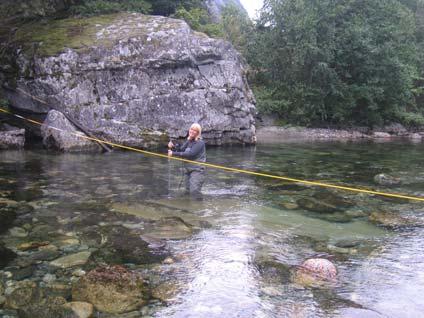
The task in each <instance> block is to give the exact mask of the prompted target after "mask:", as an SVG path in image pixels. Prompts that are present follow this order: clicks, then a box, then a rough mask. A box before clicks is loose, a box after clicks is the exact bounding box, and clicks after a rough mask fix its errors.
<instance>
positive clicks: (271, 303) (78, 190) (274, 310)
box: [0, 142, 424, 317]
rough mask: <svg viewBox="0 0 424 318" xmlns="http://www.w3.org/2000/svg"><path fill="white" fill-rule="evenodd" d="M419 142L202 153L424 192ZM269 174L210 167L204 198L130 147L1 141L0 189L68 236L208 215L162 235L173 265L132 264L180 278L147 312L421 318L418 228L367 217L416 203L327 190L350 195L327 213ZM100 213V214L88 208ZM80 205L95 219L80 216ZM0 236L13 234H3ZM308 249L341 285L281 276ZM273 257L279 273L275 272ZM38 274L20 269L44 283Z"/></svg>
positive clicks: (410, 210) (421, 207)
mask: <svg viewBox="0 0 424 318" xmlns="http://www.w3.org/2000/svg"><path fill="white" fill-rule="evenodd" d="M423 151H424V145H422V144H408V143H398V144H395V143H381V144H379V143H341V142H335V143H279V144H267V145H258V146H256V147H246V148H244V147H228V148H209V149H208V161H209V162H211V163H216V164H221V165H225V166H231V167H237V168H242V169H248V170H256V171H263V172H267V173H272V174H277V175H282V176H289V177H293V178H299V179H306V180H320V181H323V182H327V183H333V184H342V185H349V186H357V187H365V188H372V189H377V190H382V191H390V192H398V193H404V194H409V195H415V196H424V169H423V168H424V163H423V160H422V154H423ZM379 173H386V174H390V175H393V176H396V177H399V178H400V179H401V180H402V184H401V185H399V186H395V187H391V188H387V187H385V186H380V185H376V184H375V183H374V181H373V178H374V176H375V175H376V174H379ZM278 183H281V182H280V181H274V180H270V179H265V178H262V177H254V176H248V175H243V174H239V173H230V172H226V171H220V170H216V169H212V168H208V169H207V179H206V183H205V185H204V188H203V193H204V200H203V201H192V200H190V199H189V198H187V197H184V196H182V195H180V194H179V193H180V191H181V190H182V189H181V187H180V184H181V163H179V162H174V161H168V160H167V159H161V158H152V157H146V156H144V155H141V154H137V153H131V152H114V153H111V154H105V155H86V154H49V153H47V152H44V151H28V150H27V151H3V152H0V185H1V188H0V189H1V190H0V198H1V199H2V200H4V199H12V200H15V201H27V202H28V203H30V204H31V205H33V206H34V207H35V210H34V211H33V212H32V214H33V215H32V217H33V218H32V221H31V220H30V221H28V220H26V222H34V223H37V224H38V223H40V222H41V223H44V224H47V225H50V226H52V227H54V228H55V230H56V231H58V232H59V233H69V232H71V233H72V235H74V236H76V237H78V235H79V233H81V231H83V230H84V229H85V228H87V227H95V226H99V225H101V226H104V225H105V224H108V223H110V224H121V223H125V222H128V220H127V217H128V216H129V215H131V216H134V215H135V216H138V217H139V218H140V220H143V219H148V220H157V219H159V218H160V217H163V216H178V217H181V218H182V219H184V221H186V222H187V223H190V224H194V223H196V222H199V221H202V222H204V223H205V224H208V226H202V227H201V229H200V230H199V231H196V232H195V233H193V235H191V236H189V237H188V238H185V239H169V240H167V241H166V243H167V248H168V249H169V251H170V252H171V255H172V257H173V259H174V260H175V262H174V263H173V264H171V265H166V264H157V265H156V266H154V267H153V269H152V267H151V265H149V266H150V267H146V266H145V267H143V266H142V265H140V264H133V265H131V266H132V267H133V268H135V269H139V270H143V273H145V274H146V273H147V274H146V275H149V274H148V273H149V270H151V271H154V272H155V274H154V275H153V274H152V275H151V277H150V280H151V284H152V285H155V284H158V282H160V281H172V282H173V283H174V284H175V285H176V286H178V288H177V291H178V292H177V293H176V294H175V297H174V298H173V300H171V301H169V302H168V303H167V304H163V303H161V302H158V301H153V302H151V303H150V304H149V305H148V307H149V308H150V309H149V312H148V313H149V315H151V316H154V317H320V316H321V317H328V316H331V317H384V316H388V317H419V316H422V312H424V298H423V297H422V295H423V294H424V274H423V273H424V256H423V255H424V238H423V237H424V236H423V234H424V230H423V228H422V227H420V226H417V227H408V228H401V229H395V230H393V229H387V228H384V227H381V226H376V225H375V224H373V223H371V222H370V221H369V220H368V215H369V214H370V213H371V212H374V211H391V212H394V213H397V214H401V215H403V216H405V217H410V218H413V220H416V222H417V224H420V222H421V221H422V220H424V204H423V203H419V202H418V203H417V202H411V201H405V200H389V199H385V198H383V197H377V196H371V195H366V194H356V193H349V192H344V191H337V192H334V191H332V192H331V194H332V195H336V196H337V197H339V198H340V197H342V198H344V199H346V200H348V201H350V202H351V203H352V204H351V205H350V206H349V207H347V208H344V209H342V210H341V211H339V212H337V213H335V214H334V213H331V214H330V213H327V214H321V213H317V212H313V211H307V210H305V209H303V208H301V207H300V206H299V204H298V201H299V200H300V199H302V198H311V197H313V196H315V197H316V195H317V193H318V194H319V193H322V192H323V191H324V190H323V189H319V188H316V187H309V186H301V185H297V186H293V185H287V184H285V185H281V186H277V184H278ZM324 193H327V194H328V192H324ZM93 206H94V207H95V208H93ZM99 211H101V212H102V217H96V216H98V214H99V213H100V212H99ZM108 213H110V215H111V217H110V219H109V218H108V215H109V214H108ZM112 214H113V217H112ZM81 215H83V216H84V217H86V218H87V219H88V218H91V219H90V222H88V221H84V222H82V221H81ZM116 215H118V217H117V216H116ZM346 215H347V216H348V217H346ZM335 216H337V217H335ZM121 218H122V220H121ZM119 222H121V223H119ZM31 226H32V225H31V224H30V225H29V226H27V227H28V228H30V227H31ZM0 240H3V241H4V242H6V245H7V246H13V244H14V243H13V242H12V241H13V240H11V239H10V238H8V236H7V234H4V235H3V236H1V237H0ZM22 241H25V238H22V239H20V243H22ZM346 242H347V243H346ZM84 248H89V249H90V248H91V249H96V248H98V247H96V246H83V247H81V248H80V249H84ZM65 252H66V251H65ZM317 256H320V257H325V258H327V259H330V260H332V262H333V263H334V264H335V265H336V266H337V268H338V279H337V283H336V284H335V285H334V286H329V287H325V288H318V289H312V288H305V287H302V286H300V285H298V284H295V283H294V282H293V279H292V277H291V276H290V275H288V274H290V273H292V272H293V270H295V268H296V266H297V265H299V264H301V263H302V262H303V261H304V260H305V259H307V258H310V257H317ZM280 265H281V266H282V267H283V268H286V269H287V270H286V271H284V270H282V271H279V270H274V269H275V268H279V266H280ZM41 267H42V266H40V268H41ZM40 271H41V272H42V270H41V269H39V270H38V272H37V271H36V272H35V273H34V275H33V276H32V277H29V278H30V279H33V280H36V281H37V280H40V279H41V277H42V275H43V273H40ZM287 273H288V274H287ZM37 275H38V276H37ZM63 275H65V276H64V277H63V278H62V279H68V277H66V275H67V273H66V272H65V273H63ZM155 275H156V276H155ZM58 278H59V279H60V277H58ZM69 279H70V277H69ZM155 279H156V280H157V281H156V282H155ZM140 316H141V314H140Z"/></svg>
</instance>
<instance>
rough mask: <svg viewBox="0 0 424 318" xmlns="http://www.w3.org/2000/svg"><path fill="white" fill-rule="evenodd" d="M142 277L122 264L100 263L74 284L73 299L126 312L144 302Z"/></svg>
mask: <svg viewBox="0 0 424 318" xmlns="http://www.w3.org/2000/svg"><path fill="white" fill-rule="evenodd" d="M147 298H148V295H147V289H146V287H145V286H144V282H143V279H142V277H141V276H140V275H138V274H137V273H135V272H132V271H129V270H127V269H125V268H124V267H122V266H108V267H99V268H96V269H94V270H92V271H90V272H89V273H88V274H87V275H85V276H83V277H81V278H80V279H79V280H78V281H77V282H75V283H74V285H73V287H72V299H73V300H76V301H85V302H89V303H91V304H93V305H94V307H95V308H96V309H97V310H99V311H101V312H107V313H114V314H118V313H125V312H129V311H132V310H135V309H137V308H139V307H141V306H142V305H143V304H145V302H146V299H147Z"/></svg>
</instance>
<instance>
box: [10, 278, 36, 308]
mask: <svg viewBox="0 0 424 318" xmlns="http://www.w3.org/2000/svg"><path fill="white" fill-rule="evenodd" d="M5 296H6V303H5V305H4V306H5V308H10V309H19V308H24V307H28V306H30V305H31V304H35V303H38V302H40V300H41V298H42V293H41V290H40V289H39V288H38V286H37V284H36V283H35V282H32V281H27V280H24V281H20V282H16V283H14V284H13V285H12V286H9V287H7V288H6V290H5Z"/></svg>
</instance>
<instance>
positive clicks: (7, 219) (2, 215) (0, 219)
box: [0, 207, 16, 234]
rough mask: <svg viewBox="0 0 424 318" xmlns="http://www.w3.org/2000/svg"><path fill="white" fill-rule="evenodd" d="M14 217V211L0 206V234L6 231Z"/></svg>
mask: <svg viewBox="0 0 424 318" xmlns="http://www.w3.org/2000/svg"><path fill="white" fill-rule="evenodd" d="M15 219H16V212H15V211H14V209H12V208H9V207H2V208H0V234H1V233H3V232H5V231H7V229H8V228H9V227H11V226H12V224H13V221H15Z"/></svg>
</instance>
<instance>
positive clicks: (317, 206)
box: [297, 198, 338, 213]
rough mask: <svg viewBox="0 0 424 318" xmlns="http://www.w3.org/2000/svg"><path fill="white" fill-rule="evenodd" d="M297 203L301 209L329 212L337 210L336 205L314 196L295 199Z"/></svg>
mask: <svg viewBox="0 0 424 318" xmlns="http://www.w3.org/2000/svg"><path fill="white" fill-rule="evenodd" d="M297 204H298V205H299V207H301V208H302V209H305V210H308V211H312V212H319V213H331V212H335V211H337V210H338V208H337V207H336V206H334V205H332V204H328V203H326V202H322V201H319V200H316V199H314V198H301V199H299V200H297Z"/></svg>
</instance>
